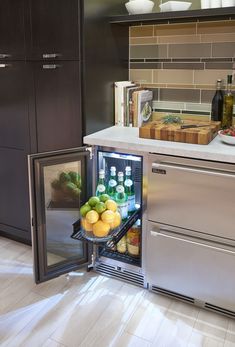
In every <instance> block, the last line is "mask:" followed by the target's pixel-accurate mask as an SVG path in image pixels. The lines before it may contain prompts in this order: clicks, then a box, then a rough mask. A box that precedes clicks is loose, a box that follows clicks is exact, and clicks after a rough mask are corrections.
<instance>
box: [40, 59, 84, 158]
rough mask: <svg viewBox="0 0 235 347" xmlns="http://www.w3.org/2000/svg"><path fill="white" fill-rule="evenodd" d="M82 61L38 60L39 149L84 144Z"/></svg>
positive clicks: (71, 146) (55, 148)
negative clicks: (43, 61) (49, 61)
mask: <svg viewBox="0 0 235 347" xmlns="http://www.w3.org/2000/svg"><path fill="white" fill-rule="evenodd" d="M79 70H80V65H79V62H72V61H66V62H65V61H63V62H56V63H55V62H54V63H34V78H35V98H36V117H37V139H38V152H45V151H54V150H59V149H66V148H73V147H77V146H81V143H82V129H81V125H82V120H81V110H80V107H81V103H80V100H81V98H80V72H79Z"/></svg>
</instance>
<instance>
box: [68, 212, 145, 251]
mask: <svg viewBox="0 0 235 347" xmlns="http://www.w3.org/2000/svg"><path fill="white" fill-rule="evenodd" d="M140 216H141V209H138V210H136V211H135V212H133V214H132V215H130V216H129V217H128V219H127V220H126V221H125V222H123V223H122V224H121V225H120V227H118V228H117V229H115V230H113V231H111V233H110V234H109V235H108V236H106V237H100V238H98V237H91V236H89V235H88V236H87V235H86V233H85V232H84V230H83V229H82V228H81V220H80V219H79V220H78V221H77V222H75V223H74V224H73V229H74V232H73V234H72V235H71V238H72V239H75V240H79V241H85V242H88V243H92V244H95V245H102V246H104V247H107V248H113V247H114V246H115V245H116V244H117V243H118V241H120V240H121V238H122V237H123V236H124V235H125V234H126V233H127V231H128V230H129V229H130V228H131V227H132V225H133V224H135V222H136V221H137V220H138V219H139V218H140Z"/></svg>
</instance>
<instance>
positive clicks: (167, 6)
mask: <svg viewBox="0 0 235 347" xmlns="http://www.w3.org/2000/svg"><path fill="white" fill-rule="evenodd" d="M191 5H192V3H191V2H185V1H167V2H165V3H164V4H161V5H159V7H160V9H161V12H170V11H186V10H188V9H189V8H190V6H191Z"/></svg>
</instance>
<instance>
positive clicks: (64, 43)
mask: <svg viewBox="0 0 235 347" xmlns="http://www.w3.org/2000/svg"><path fill="white" fill-rule="evenodd" d="M79 11H80V9H79V0H37V1H35V0H30V17H31V28H32V39H31V50H30V58H33V59H36V60H39V59H47V60H48V59H62V60H66V59H69V60H77V59H79V26H80V13H79Z"/></svg>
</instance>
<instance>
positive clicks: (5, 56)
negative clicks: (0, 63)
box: [0, 54, 11, 59]
mask: <svg viewBox="0 0 235 347" xmlns="http://www.w3.org/2000/svg"><path fill="white" fill-rule="evenodd" d="M10 57H11V54H0V59H6V58H10Z"/></svg>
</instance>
